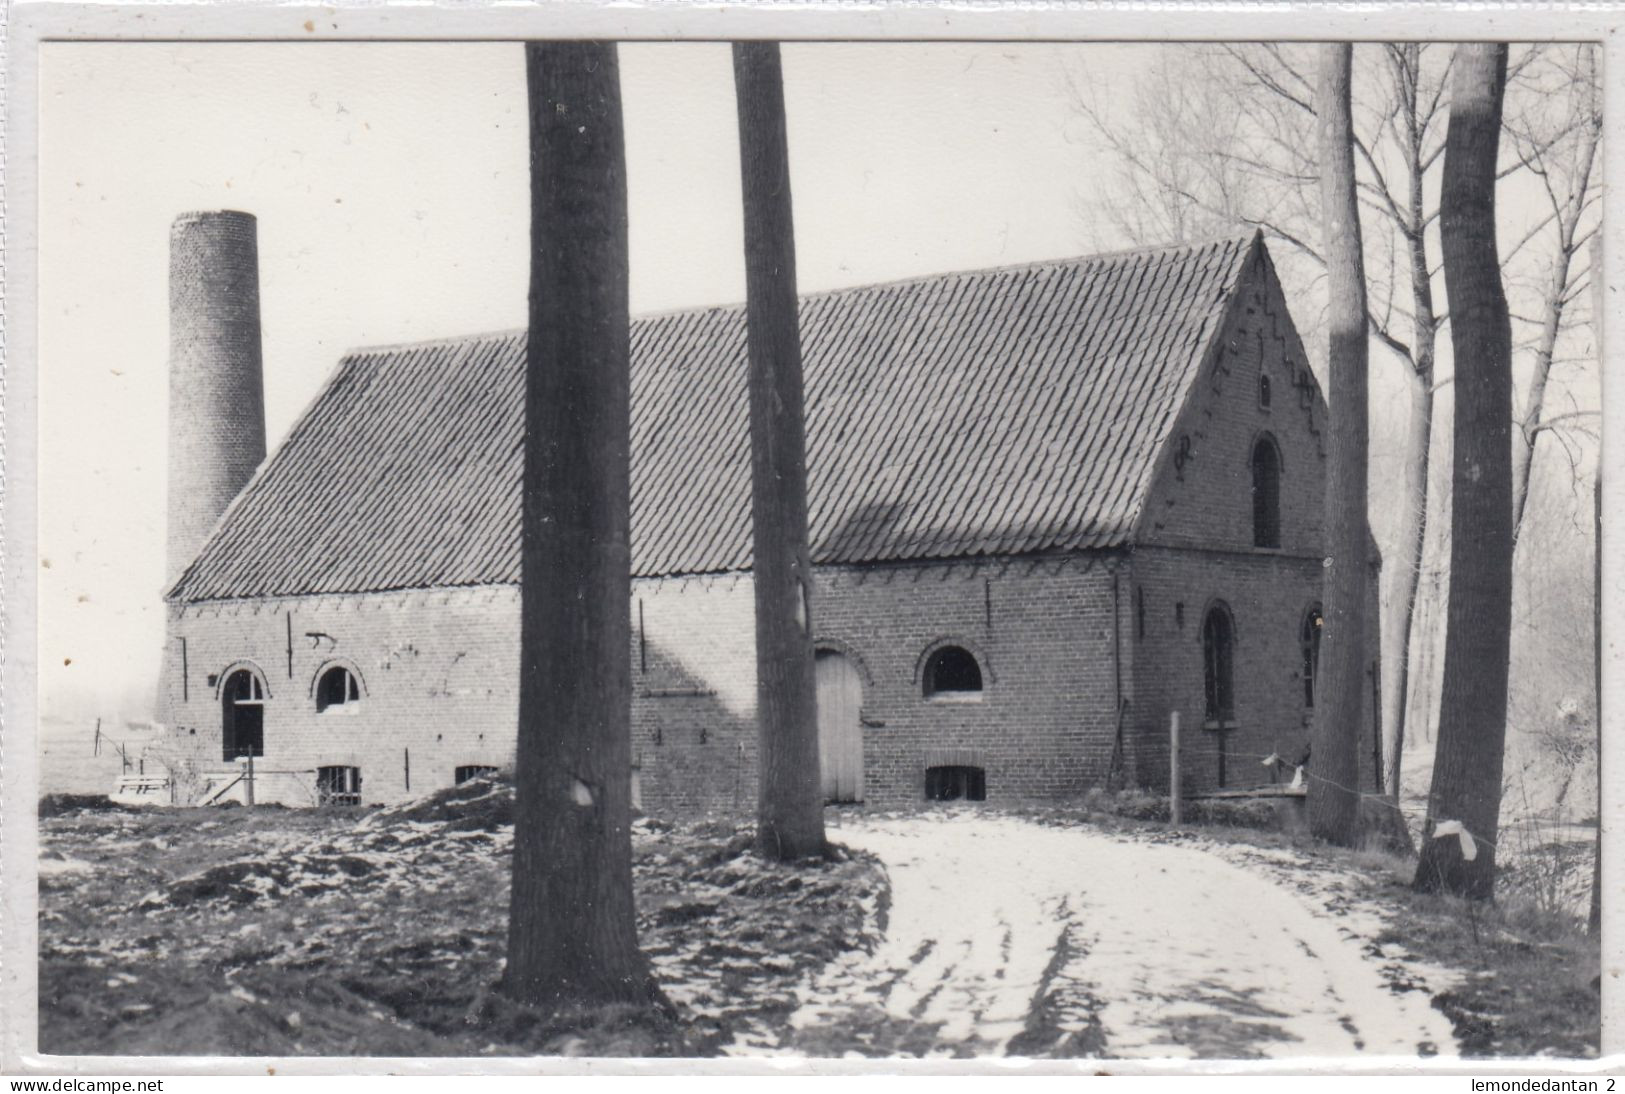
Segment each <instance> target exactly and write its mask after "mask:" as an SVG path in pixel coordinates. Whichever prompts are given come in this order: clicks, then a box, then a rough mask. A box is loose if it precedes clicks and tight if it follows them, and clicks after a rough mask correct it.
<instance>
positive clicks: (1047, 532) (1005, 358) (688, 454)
mask: <svg viewBox="0 0 1625 1094" xmlns="http://www.w3.org/2000/svg"><path fill="white" fill-rule="evenodd" d="M802 329H803V352H804V358H805V370H806V386H807V400H808V402H807V436H808V465H809V508H810V518H811V528H812V549H813V559H814V563H815V570H816V588H815V597H814V600H813V604H812V618H813V627H814V632H815V636H816V639H817V647H818V651H819V652H818V666H817V670H818V686H819V716H820V738H821V745H822V752H823V764H824V779H825V787H826V791H827V792H828V795H829V797H830V798H831V799H832V800H863V801H869V802H879V803H888V802H892V803H895V802H902V801H908V800H918V799H920V798H922V797H925V796H969V797H983V796H985V797H986V798H988V799H1000V798H1003V799H1010V798H1014V797H1026V796H1036V797H1055V796H1061V795H1067V794H1073V793H1077V792H1080V791H1082V790H1084V789H1086V788H1089V787H1092V786H1099V785H1105V784H1108V783H1112V784H1121V785H1136V784H1138V785H1145V786H1156V785H1158V784H1159V783H1162V782H1165V780H1166V777H1167V775H1166V773H1167V765H1168V757H1167V727H1168V722H1169V717H1170V714H1171V713H1172V712H1175V711H1177V712H1179V713H1180V714H1181V716H1182V719H1183V724H1184V726H1185V727H1186V728H1185V740H1186V747H1185V750H1184V755H1185V759H1186V764H1185V771H1186V774H1185V778H1186V780H1187V783H1188V784H1189V785H1192V786H1194V787H1199V788H1206V787H1215V786H1219V785H1226V786H1245V785H1251V784H1255V783H1260V782H1268V781H1271V780H1272V779H1274V778H1278V777H1282V778H1289V777H1290V774H1291V772H1290V767H1287V768H1285V769H1278V768H1272V767H1266V766H1265V765H1264V764H1263V762H1262V761H1263V760H1264V759H1265V758H1266V757H1268V756H1270V755H1278V756H1280V757H1283V758H1284V759H1285V760H1286V761H1289V762H1291V761H1295V760H1297V759H1298V758H1299V757H1300V756H1301V754H1302V753H1303V751H1304V748H1305V745H1306V743H1307V739H1308V722H1309V717H1310V713H1311V710H1312V705H1313V700H1314V695H1313V677H1312V666H1313V663H1314V659H1315V657H1316V656H1317V650H1318V637H1317V636H1318V619H1319V617H1318V609H1319V597H1320V588H1321V574H1322V556H1323V552H1322V523H1323V521H1322V506H1323V499H1324V480H1325V458H1326V457H1325V446H1324V442H1323V437H1322V434H1321V429H1322V426H1323V423H1324V421H1325V416H1326V410H1325V404H1324V402H1323V400H1322V398H1321V395H1320V393H1319V390H1318V388H1317V386H1316V383H1315V380H1314V378H1313V376H1312V374H1311V373H1310V371H1309V369H1308V367H1307V365H1306V362H1305V356H1304V352H1303V348H1302V346H1301V344H1300V343H1299V340H1298V336H1297V334H1296V332H1295V330H1294V328H1293V325H1292V321H1291V318H1290V316H1289V314H1288V309H1287V304H1286V301H1285V300H1284V299H1283V296H1282V291H1281V287H1280V284H1279V282H1278V281H1277V279H1276V276H1275V273H1274V269H1273V267H1272V265H1271V263H1270V259H1269V255H1268V252H1267V250H1266V248H1265V246H1264V244H1263V242H1262V240H1261V239H1259V238H1256V237H1255V238H1252V239H1238V240H1228V241H1222V242H1217V243H1209V244H1204V245H1197V246H1190V247H1183V248H1170V249H1161V250H1153V251H1140V252H1134V253H1124V254H1114V255H1105V256H1099V257H1091V258H1083V259H1077V260H1069V261H1061V262H1048V263H1042V264H1038V265H1032V266H1024V267H1016V268H1005V269H996V270H986V271H977V272H971V273H963V274H950V275H944V276H940V277H932V278H927V279H923V280H916V281H909V282H901V283H895V284H887V285H879V286H872V287H866V288H858V289H850V290H842V291H838V292H831V293H824V294H817V295H812V296H808V297H806V298H805V299H804V301H803V304H802ZM524 345H525V342H524V335H523V333H518V334H504V335H493V336H487V337H474V338H466V339H458V340H451V341H444V342H434V343H424V344H419V345H411V346H399V347H388V348H381V349H371V350H364V351H360V352H356V353H353V354H350V355H349V356H347V357H346V358H345V359H344V360H343V362H342V363H341V364H340V366H339V369H338V371H337V372H336V373H335V375H334V377H333V379H332V380H331V381H330V383H329V384H328V386H327V388H326V389H325V390H324V391H323V392H322V394H321V395H320V396H319V397H318V398H317V400H316V401H315V402H314V403H313V404H312V405H311V407H310V408H309V410H308V411H307V412H306V413H305V415H304V417H303V418H301V419H300V421H299V422H298V423H297V424H296V425H295V426H294V428H293V430H292V431H291V432H290V434H289V435H288V438H287V439H286V441H284V442H283V444H282V446H281V447H280V449H279V450H278V451H277V452H276V453H275V454H274V455H273V456H272V457H271V459H270V460H269V461H268V462H267V463H266V464H265V465H264V466H263V467H261V468H260V470H259V471H258V473H257V474H256V475H255V476H254V477H253V479H252V480H251V481H250V482H249V483H248V485H247V486H246V487H245V488H244V489H243V490H242V492H241V493H240V494H239V495H238V496H237V498H236V500H235V501H234V502H233V503H232V504H231V507H230V508H229V509H227V510H226V512H225V513H224V515H223V516H221V518H220V520H219V522H218V524H216V526H215V527H214V530H213V532H212V533H211V534H210V536H209V537H208V539H207V541H206V542H205V543H204V545H203V547H202V549H201V551H200V553H199V554H198V555H197V557H196V559H195V560H194V561H193V562H192V563H191V564H190V565H189V566H188V567H186V569H185V570H184V572H183V573H182V574H181V575H180V576H179V578H178V580H177V581H176V582H175V583H174V585H173V587H172V588H171V589H170V590H169V592H168V594H167V597H166V599H167V619H168V636H169V641H168V643H167V645H166V652H165V661H164V665H163V669H162V681H161V686H160V696H161V699H160V701H161V705H162V707H163V711H162V714H161V718H162V720H163V721H164V722H165V723H166V724H167V725H168V726H169V727H170V732H171V734H172V736H173V738H174V740H175V741H176V742H177V743H178V745H179V746H180V748H181V750H182V751H184V752H185V753H187V754H188V755H189V756H190V757H191V759H192V762H193V764H194V765H195V767H196V768H197V769H198V770H199V771H205V772H207V771H214V772H221V771H225V770H228V769H231V768H233V767H234V765H235V764H236V763H237V762H238V761H236V760H235V759H234V757H238V756H241V755H242V754H244V753H248V752H252V753H254V754H255V756H256V759H255V763H256V766H257V775H258V783H257V785H258V788H259V790H258V792H259V796H260V797H261V798H262V799H263V798H266V797H275V798H280V799H283V800H288V801H302V800H303V801H309V800H313V799H314V798H315V797H317V796H318V795H319V794H326V795H340V796H359V798H360V799H361V800H364V801H369V802H371V801H389V800H394V799H399V798H402V797H405V796H408V795H410V794H417V793H422V792H425V791H429V790H433V789H435V788H438V787H443V786H446V785H448V784H450V783H452V782H453V781H455V780H457V779H458V778H460V777H463V776H465V775H466V774H468V773H469V772H471V771H475V770H478V769H480V768H483V767H493V766H499V765H502V764H504V763H506V762H508V761H509V759H510V758H511V756H512V753H513V749H514V732H515V730H514V727H515V721H516V714H517V703H518V689H517V670H518V660H519V655H518V639H519V623H518V620H519V603H518V601H519V598H518V580H519V509H520V451H521V443H522V436H523V399H522V391H523V383H524V365H525V350H524ZM632 350H633V366H632V367H633V377H632V392H633V452H632V488H633V497H632V533H633V572H634V581H633V589H632V594H633V596H632V601H631V612H632V628H633V648H632V649H631V650H630V651H629V656H630V657H631V658H632V664H633V679H634V699H633V720H634V727H633V732H634V743H633V749H634V757H635V763H636V772H635V776H634V777H635V780H636V784H635V785H636V791H637V794H638V796H639V797H640V798H641V802H642V804H643V806H644V807H645V808H647V809H652V810H663V809H689V808H714V807H730V806H735V805H737V806H739V807H741V808H749V807H750V805H751V803H753V802H754V795H755V759H756V755H755V753H756V742H755V726H754V705H755V682H754V650H753V644H754V628H753V621H752V610H753V609H752V595H751V587H750V581H751V577H750V513H749V497H750V481H749V480H750V471H749V443H748V428H747V404H746V399H745V392H744V384H745V376H746V370H745V344H744V313H743V309H742V308H739V307H729V308H713V309H703V310H694V311H685V312H679V313H672V314H666V315H659V316H653V317H647V318H641V319H638V320H636V321H635V322H634V328H633V334H632ZM1373 569H1375V567H1373ZM1374 576H1375V575H1374V574H1373V578H1374ZM1372 588H1373V589H1374V588H1375V581H1374V580H1373V583H1372ZM1369 616H1370V623H1371V628H1372V631H1371V633H1372V642H1371V644H1370V649H1372V650H1373V651H1375V649H1376V644H1375V623H1376V605H1375V600H1374V598H1373V600H1372V601H1371V603H1370V608H1369ZM1373 656H1374V653H1373ZM1378 679H1379V678H1378V673H1377V671H1376V666H1375V664H1373V665H1372V666H1371V668H1370V680H1371V688H1370V689H1369V694H1368V696H1367V700H1366V705H1367V709H1366V710H1365V712H1364V718H1363V722H1362V724H1363V725H1365V726H1367V727H1368V729H1367V731H1366V733H1365V735H1364V737H1365V739H1364V741H1363V742H1362V749H1361V753H1362V782H1363V783H1365V784H1366V785H1368V786H1369V785H1374V784H1375V779H1376V773H1375V770H1374V749H1375V747H1376V732H1375V724H1376V714H1375V712H1376V710H1377V706H1378V704H1377V703H1376V700H1377V693H1376V689H1377V686H1378ZM210 779H212V780H213V785H214V786H216V787H218V786H222V785H224V777H223V776H220V775H218V774H216V775H211V776H209V777H207V778H205V779H204V780H203V782H202V784H198V785H208V784H209V782H210ZM209 792H210V793H212V792H213V791H209Z"/></svg>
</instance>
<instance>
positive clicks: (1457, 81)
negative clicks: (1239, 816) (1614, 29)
mask: <svg viewBox="0 0 1625 1094" xmlns="http://www.w3.org/2000/svg"><path fill="white" fill-rule="evenodd" d="M1506 65H1507V49H1506V46H1505V45H1498V44H1483V43H1472V44H1465V45H1461V46H1458V47H1457V48H1456V54H1455V71H1454V74H1453V83H1452V87H1451V101H1450V127H1449V130H1448V134H1447V136H1446V138H1445V160H1444V176H1443V181H1442V184H1441V187H1442V188H1441V199H1440V205H1441V215H1440V239H1441V242H1442V245H1443V251H1444V271H1445V290H1446V293H1447V296H1448V301H1449V307H1450V316H1451V321H1450V329H1451V347H1452V350H1453V352H1454V357H1455V370H1456V383H1455V399H1456V409H1455V436H1454V443H1455V456H1454V461H1453V466H1452V477H1451V489H1452V503H1451V510H1452V517H1451V522H1452V531H1451V542H1450V593H1449V597H1448V605H1447V609H1446V632H1445V655H1444V677H1443V685H1442V689H1441V696H1440V708H1441V709H1440V713H1439V735H1438V736H1439V743H1438V754H1437V757H1436V759H1435V761H1434V768H1433V786H1432V789H1431V791H1430V792H1429V794H1428V819H1427V824H1426V825H1425V826H1424V828H1423V830H1422V832H1423V844H1422V854H1421V859H1420V861H1419V862H1418V863H1417V869H1416V878H1415V882H1414V884H1415V886H1416V888H1418V889H1423V890H1445V891H1448V892H1451V893H1455V894H1457V895H1460V896H1465V897H1468V898H1470V899H1478V900H1487V899H1489V898H1490V897H1491V896H1492V895H1493V894H1494V891H1495V840H1496V836H1497V833H1498V826H1499V820H1500V809H1501V773H1502V764H1503V760H1504V756H1503V753H1504V747H1505V743H1506V716H1507V669H1508V652H1509V644H1510V631H1511V623H1512V619H1511V616H1512V438H1511V436H1510V435H1509V434H1510V433H1511V422H1512V330H1511V321H1510V319H1509V317H1508V314H1507V302H1506V293H1505V290H1504V289H1503V287H1502V284H1501V272H1500V270H1501V263H1500V260H1499V256H1498V253H1497V250H1496V242H1495V173H1496V155H1497V151H1498V148H1499V143H1500V132H1501V101H1502V96H1503V93H1504V91H1505V87H1506ZM1446 821H1455V822H1458V823H1459V824H1461V825H1462V826H1463V827H1464V828H1465V830H1466V832H1467V833H1468V834H1469V835H1470V836H1471V837H1472V838H1473V840H1474V841H1476V845H1477V846H1476V852H1477V853H1476V855H1475V857H1473V858H1472V859H1468V858H1467V857H1466V853H1465V848H1466V845H1467V841H1466V839H1458V838H1456V837H1453V836H1448V835H1447V836H1443V837H1441V836H1437V835H1435V829H1436V827H1437V826H1439V825H1441V824H1442V823H1444V822H1446Z"/></svg>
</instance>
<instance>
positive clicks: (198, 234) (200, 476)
mask: <svg viewBox="0 0 1625 1094" xmlns="http://www.w3.org/2000/svg"><path fill="white" fill-rule="evenodd" d="M255 237H256V222H255V220H254V217H253V215H252V214H250V213H239V212H234V211H231V210H222V211H219V212H208V213H185V214H183V215H181V216H179V217H177V218H176V219H175V223H174V225H173V226H172V227H171V228H170V233H169V529H168V537H169V547H168V553H167V556H166V558H167V563H168V568H169V573H168V580H170V581H173V580H174V579H176V578H177V577H179V576H180V574H181V572H182V571H183V570H185V568H186V567H187V566H189V565H190V564H191V562H192V560H193V558H195V557H196V556H197V552H198V549H199V548H200V547H202V546H203V540H204V539H205V538H206V537H207V536H208V534H209V532H210V531H211V530H212V529H213V528H214V525H215V522H216V521H217V520H219V519H220V514H221V513H223V512H225V510H226V506H227V505H229V504H231V500H232V499H233V498H235V497H236V496H237V493H238V491H240V490H242V488H243V486H244V485H245V484H246V483H247V482H248V480H249V477H250V476H251V475H253V473H254V469H255V468H256V467H258V466H259V465H260V461H262V460H263V459H265V390H264V377H263V371H264V370H263V365H262V363H261V354H260V278H259V248H258V245H257V242H256V238H255Z"/></svg>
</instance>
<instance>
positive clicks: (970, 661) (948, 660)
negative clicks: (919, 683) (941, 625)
mask: <svg viewBox="0 0 1625 1094" xmlns="http://www.w3.org/2000/svg"><path fill="white" fill-rule="evenodd" d="M923 685H924V690H925V694H926V697H927V698H930V697H931V696H934V695H940V696H948V695H959V696H970V695H975V694H980V693H981V690H982V666H980V665H978V664H977V663H976V657H975V656H974V655H973V654H972V653H971V652H970V651H969V650H967V649H965V648H964V647H962V646H944V647H942V648H941V649H940V650H937V651H936V652H935V653H933V654H932V655H931V658H930V660H928V661H927V662H926V663H925V679H924V681H923Z"/></svg>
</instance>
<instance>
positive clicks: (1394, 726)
mask: <svg viewBox="0 0 1625 1094" xmlns="http://www.w3.org/2000/svg"><path fill="white" fill-rule="evenodd" d="M1429 295H1431V293H1430V294H1429ZM1426 359H1427V367H1426V370H1425V371H1424V369H1423V367H1422V364H1421V361H1422V356H1421V354H1420V353H1418V355H1417V357H1416V358H1415V360H1416V362H1417V364H1416V368H1415V371H1413V372H1412V373H1411V406H1410V417H1409V420H1408V421H1407V423H1406V430H1405V512H1404V513H1403V515H1402V516H1401V518H1400V532H1399V542H1400V545H1401V547H1402V549H1403V550H1404V552H1405V553H1404V554H1403V555H1401V556H1400V557H1399V559H1398V560H1397V564H1398V567H1399V573H1398V574H1397V575H1396V580H1397V581H1398V582H1399V591H1400V596H1399V602H1398V603H1397V604H1396V605H1395V609H1396V610H1395V612H1394V618H1393V620H1391V621H1387V622H1388V625H1387V626H1386V627H1385V628H1384V633H1385V634H1389V635H1391V637H1390V639H1389V647H1390V649H1389V650H1385V651H1384V655H1383V664H1384V665H1385V666H1387V668H1388V671H1389V672H1390V673H1392V677H1391V678H1390V679H1389V680H1388V681H1387V682H1386V686H1385V687H1384V689H1383V693H1382V705H1383V717H1382V733H1383V745H1382V754H1383V761H1384V763H1383V791H1384V792H1385V793H1387V794H1389V795H1390V796H1392V797H1395V798H1397V797H1398V796H1399V793H1400V779H1401V765H1402V763H1403V753H1404V750H1405V726H1406V722H1407V721H1408V719H1409V710H1408V704H1407V700H1408V699H1409V696H1410V687H1411V651H1412V649H1414V648H1416V646H1417V642H1416V640H1415V638H1414V636H1415V635H1417V633H1418V632H1419V631H1420V630H1421V629H1422V628H1421V627H1420V625H1419V616H1420V614H1421V613H1420V611H1419V600H1420V594H1421V585H1422V558H1423V552H1424V549H1425V547H1426V544H1427V536H1428V465H1429V461H1430V459H1431V456H1432V449H1433V347H1432V343H1431V339H1430V340H1429V344H1428V349H1427V358H1426ZM1390 651H1391V652H1390ZM1420 660H1421V659H1420V658H1419V661H1420ZM1417 670H1418V671H1417V675H1418V676H1421V675H1422V674H1423V672H1425V662H1423V663H1420V664H1418V666H1417ZM1424 717H1425V716H1424Z"/></svg>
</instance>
